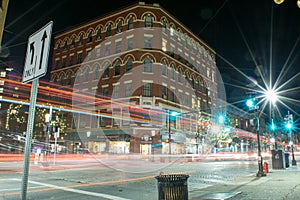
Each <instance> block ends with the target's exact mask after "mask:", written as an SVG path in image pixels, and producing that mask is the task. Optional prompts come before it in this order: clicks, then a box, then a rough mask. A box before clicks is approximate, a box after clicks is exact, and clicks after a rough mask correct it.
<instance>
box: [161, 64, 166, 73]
mask: <svg viewBox="0 0 300 200" xmlns="http://www.w3.org/2000/svg"><path fill="white" fill-rule="evenodd" d="M161 74H162V75H164V76H167V65H166V63H165V62H163V63H162V66H161Z"/></svg>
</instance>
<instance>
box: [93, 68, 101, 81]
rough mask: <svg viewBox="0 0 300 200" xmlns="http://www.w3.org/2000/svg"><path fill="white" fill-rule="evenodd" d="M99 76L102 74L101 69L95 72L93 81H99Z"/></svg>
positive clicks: (96, 69)
mask: <svg viewBox="0 0 300 200" xmlns="http://www.w3.org/2000/svg"><path fill="white" fill-rule="evenodd" d="M99 74H100V69H99V67H96V68H95V70H94V75H93V79H94V80H98V78H99Z"/></svg>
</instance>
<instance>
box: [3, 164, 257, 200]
mask: <svg viewBox="0 0 300 200" xmlns="http://www.w3.org/2000/svg"><path fill="white" fill-rule="evenodd" d="M0 164H2V170H0V175H1V176H0V188H1V189H0V200H17V199H20V196H21V188H22V186H21V185H22V175H23V173H22V165H21V163H20V162H16V163H0ZM106 164H107V163H105V164H103V163H100V162H93V161H89V162H88V161H85V162H84V164H83V163H82V162H80V161H73V162H72V163H71V164H70V163H69V164H68V165H66V163H60V162H57V163H56V164H55V165H53V164H51V166H45V165H42V164H40V163H39V164H38V165H36V166H34V167H33V168H31V169H30V173H29V180H28V188H27V190H26V191H27V199H28V200H29V199H30V200H35V199H36V200H43V199H45V200H46V199H47V200H48V199H55V200H69V199H71V200H79V199H80V200H82V199H84V200H90V199H97V200H99V199H100V200H101V199H113V200H118V199H119V200H125V199H132V200H142V199H147V200H157V199H158V184H157V182H158V181H157V179H156V178H155V176H158V175H159V174H161V173H162V174H177V173H180V174H187V175H189V178H188V179H187V185H188V186H187V187H188V190H189V193H192V192H193V191H195V190H199V189H201V188H206V187H209V186H211V185H217V184H223V183H226V184H238V183H236V179H237V177H240V176H247V175H250V174H254V173H256V172H257V169H258V167H257V161H255V160H252V161H251V160H249V161H237V160H235V161H200V162H181V161H178V162H172V163H161V162H151V161H150V160H147V161H145V162H139V163H137V162H132V163H131V162H126V163H125V162H124V163H118V162H115V163H113V164H110V165H106ZM4 165H6V166H4ZM3 166H4V167H6V169H7V170H3V168H4V167H3ZM124 169H126V170H124Z"/></svg>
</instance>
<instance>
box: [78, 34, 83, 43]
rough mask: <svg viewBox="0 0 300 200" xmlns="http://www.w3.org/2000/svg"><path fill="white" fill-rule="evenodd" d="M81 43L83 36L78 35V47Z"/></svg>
mask: <svg viewBox="0 0 300 200" xmlns="http://www.w3.org/2000/svg"><path fill="white" fill-rule="evenodd" d="M82 41H83V35H80V37H79V41H78V45H82Z"/></svg>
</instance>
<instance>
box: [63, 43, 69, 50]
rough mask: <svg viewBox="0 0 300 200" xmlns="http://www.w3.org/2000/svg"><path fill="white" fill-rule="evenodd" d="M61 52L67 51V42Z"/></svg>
mask: <svg viewBox="0 0 300 200" xmlns="http://www.w3.org/2000/svg"><path fill="white" fill-rule="evenodd" d="M63 50H64V51H66V50H68V43H67V41H65V44H64V48H63Z"/></svg>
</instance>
